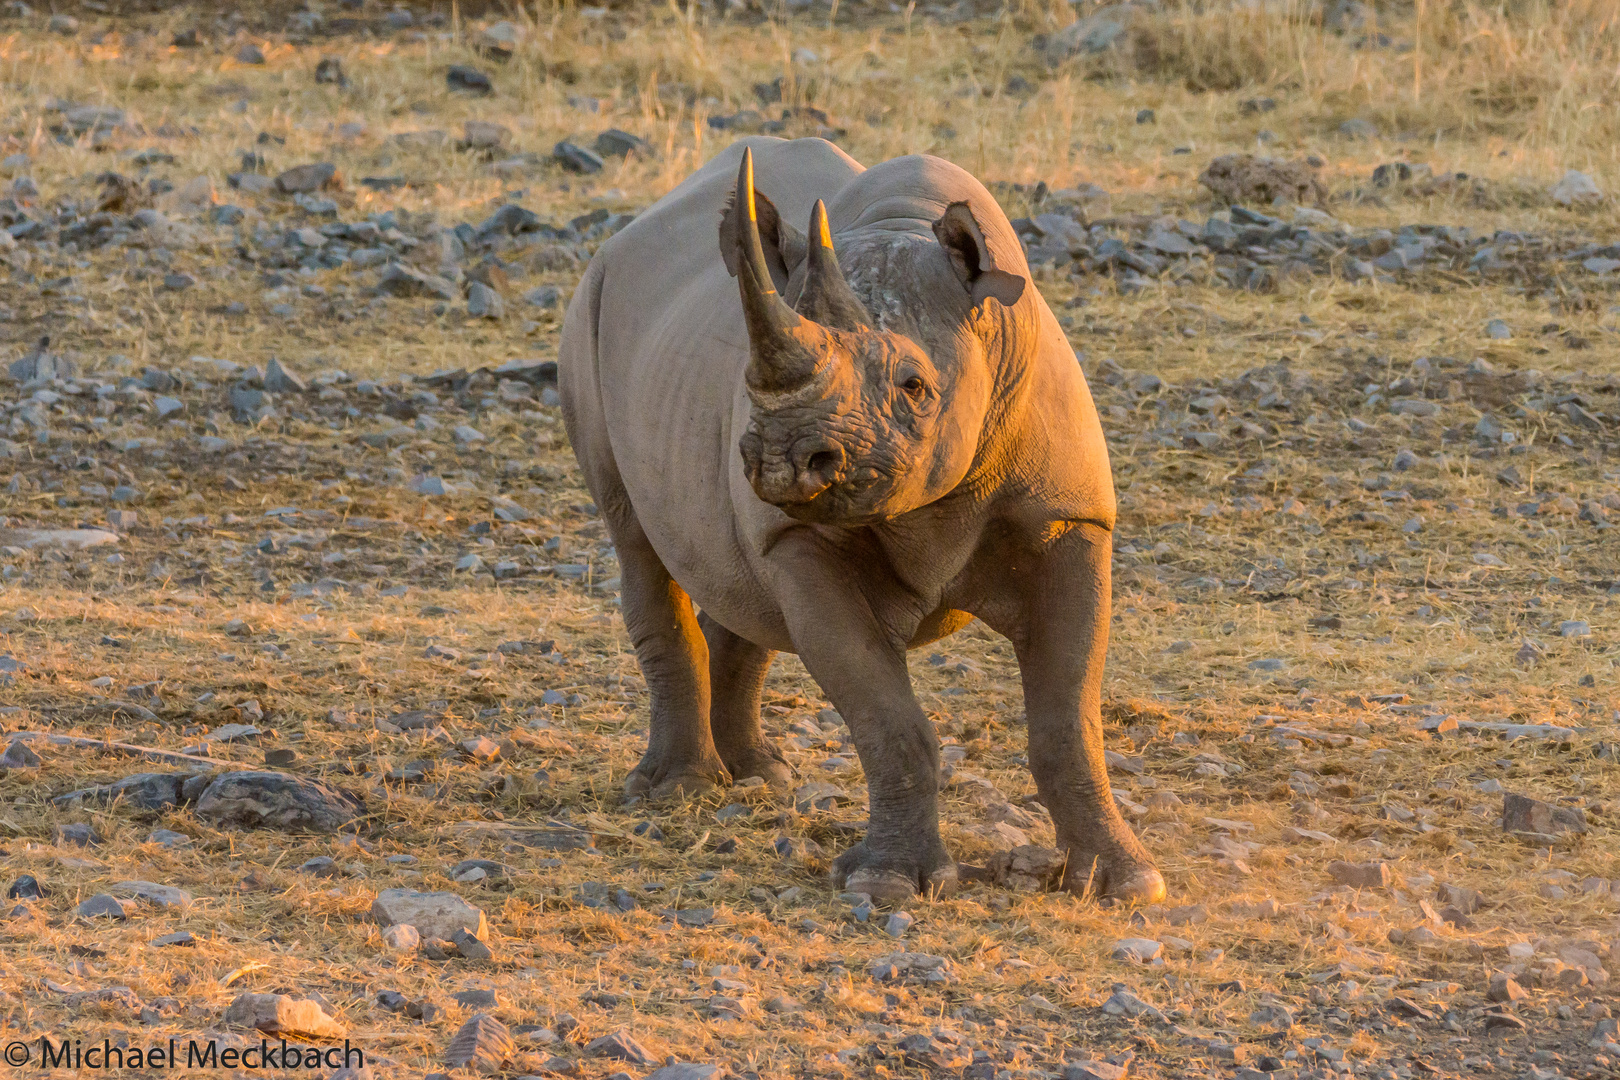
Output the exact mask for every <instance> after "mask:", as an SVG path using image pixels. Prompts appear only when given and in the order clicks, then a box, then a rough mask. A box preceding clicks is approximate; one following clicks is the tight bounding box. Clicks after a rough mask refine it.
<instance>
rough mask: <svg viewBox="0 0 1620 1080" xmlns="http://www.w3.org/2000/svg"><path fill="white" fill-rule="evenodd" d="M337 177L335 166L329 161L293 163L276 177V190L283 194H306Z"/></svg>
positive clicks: (317, 189) (319, 188) (324, 185)
mask: <svg viewBox="0 0 1620 1080" xmlns="http://www.w3.org/2000/svg"><path fill="white" fill-rule="evenodd" d="M336 177H337V166H336V165H333V164H332V163H331V162H330V161H320V162H316V163H314V164H312V165H294V166H293V167H292V168H290V169H288V170H287V171H286V172H284V173H282V174H280V175H279V176H277V177H276V190H277V191H280V192H281V193H282V194H285V195H307V194H309V193H310V192H312V191H319V190H321V188H323V187H326V186H327V185H328V184H330V183H332V181H333V180H334V179H335V178H336Z"/></svg>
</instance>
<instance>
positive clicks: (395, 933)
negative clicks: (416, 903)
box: [382, 923, 422, 953]
mask: <svg viewBox="0 0 1620 1080" xmlns="http://www.w3.org/2000/svg"><path fill="white" fill-rule="evenodd" d="M382 939H383V944H384V945H386V946H388V948H389V949H390V950H392V951H393V952H400V953H414V952H415V951H416V950H417V949H418V948H420V947H421V945H422V935H421V933H419V932H418V931H417V929H416V927H414V926H412V925H411V924H410V923H395V924H394V925H393V926H390V927H388V928H387V929H386V930H384V931H383V933H382Z"/></svg>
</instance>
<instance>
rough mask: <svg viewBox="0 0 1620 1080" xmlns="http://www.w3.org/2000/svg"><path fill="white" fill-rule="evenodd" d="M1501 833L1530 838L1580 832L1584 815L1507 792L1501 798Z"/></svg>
mask: <svg viewBox="0 0 1620 1080" xmlns="http://www.w3.org/2000/svg"><path fill="white" fill-rule="evenodd" d="M1502 830H1503V831H1504V832H1510V833H1522V834H1526V835H1527V836H1529V837H1531V838H1535V837H1543V836H1552V835H1554V834H1558V833H1584V832H1585V831H1586V814H1585V812H1583V811H1581V810H1579V809H1577V808H1575V807H1572V806H1554V805H1552V804H1551V803H1545V802H1542V801H1541V800H1540V799H1532V798H1530V797H1529V796H1528V795H1518V794H1515V793H1513V792H1511V791H1510V792H1505V793H1504V794H1503V796H1502Z"/></svg>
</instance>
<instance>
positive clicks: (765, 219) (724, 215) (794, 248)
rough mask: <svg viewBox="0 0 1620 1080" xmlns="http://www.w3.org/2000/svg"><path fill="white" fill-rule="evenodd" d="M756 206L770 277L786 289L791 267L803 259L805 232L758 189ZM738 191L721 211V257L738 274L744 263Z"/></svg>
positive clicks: (732, 273)
mask: <svg viewBox="0 0 1620 1080" xmlns="http://www.w3.org/2000/svg"><path fill="white" fill-rule="evenodd" d="M754 208H755V212H756V213H758V215H759V240H760V245H761V246H762V247H764V249H765V264H766V265H767V266H768V267H770V270H771V281H772V283H773V284H775V286H776V291H777V292H779V293H783V292H786V291H787V283H788V275H789V274H790V273H791V271H792V268H793V267H796V266H798V265H799V263H801V262H803V261H804V234H802V233H800V232H799V230H797V229H795V228H794V227H793V226H791V225H789V224H788V223H787V222H785V221H783V220H782V215H781V214H779V213H777V212H776V204H774V203H772V202H771V200H769V199H767V198H766V197H765V196H764V195H763V194H762V193H760V192H759V191H755V192H754ZM739 213H740V211H739V209H738V206H737V193H736V192H735V191H733V192H732V193H731V198H729V199H727V200H726V208H725V210H724V211H722V212H721V214H720V257H721V258H722V259H724V260H725V262H726V270H727V271H728V272H729V273H730V274H731V276H732V277H736V276H737V271H738V268H739V267H741V266H742V257H743V256H742V229H741V227H740V226H739V224H738V214H739Z"/></svg>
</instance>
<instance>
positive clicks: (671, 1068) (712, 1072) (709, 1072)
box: [646, 998, 797, 1080]
mask: <svg viewBox="0 0 1620 1080" xmlns="http://www.w3.org/2000/svg"><path fill="white" fill-rule="evenodd" d="M778 1000H786V999H778V998H772V999H771V1002H775V1001H778ZM771 1002H766V1005H765V1007H766V1009H767V1010H768V1011H772V1012H790V1011H792V1009H771V1008H770V1006H771ZM794 1007H795V1008H796V1007H797V1006H796V1005H795V1006H794ZM725 1075H726V1069H725V1066H723V1065H709V1064H702V1065H699V1064H695V1063H693V1062H690V1061H672V1062H670V1063H669V1064H668V1065H664V1066H662V1067H660V1068H657V1069H654V1070H653V1071H652V1072H650V1073H648V1074H647V1078H646V1080H721V1078H722V1077H724V1076H725Z"/></svg>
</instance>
